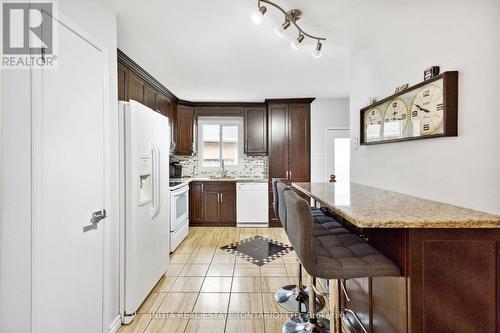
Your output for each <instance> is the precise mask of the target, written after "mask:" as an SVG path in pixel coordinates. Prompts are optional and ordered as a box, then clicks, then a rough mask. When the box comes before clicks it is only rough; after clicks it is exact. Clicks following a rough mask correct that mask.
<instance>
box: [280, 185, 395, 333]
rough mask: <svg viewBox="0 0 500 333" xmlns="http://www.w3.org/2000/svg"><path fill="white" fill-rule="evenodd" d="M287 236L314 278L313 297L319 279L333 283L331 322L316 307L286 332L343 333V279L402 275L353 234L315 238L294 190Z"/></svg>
mask: <svg viewBox="0 0 500 333" xmlns="http://www.w3.org/2000/svg"><path fill="white" fill-rule="evenodd" d="M284 200H285V204H286V210H287V235H288V238H289V239H290V242H291V243H292V246H293V247H294V249H295V252H296V253H297V255H298V257H299V260H300V262H301V263H302V265H303V266H304V268H305V270H306V272H307V273H308V275H309V276H310V285H309V289H310V296H309V299H314V297H315V294H316V293H317V289H316V278H323V279H327V280H329V282H330V295H329V296H330V313H331V320H330V321H328V320H327V319H325V318H318V317H317V316H316V313H317V311H316V309H315V307H314V306H313V305H312V304H310V305H309V307H308V315H307V321H306V320H305V319H306V318H305V317H304V316H296V317H293V318H291V319H289V320H287V322H286V323H285V324H284V326H283V332H284V333H285V332H286V333H289V332H294V333H296V332H323V333H325V332H332V333H340V308H339V283H338V282H339V280H346V279H352V278H364V277H376V276H400V274H401V273H400V270H399V268H398V267H397V266H396V265H395V264H394V263H393V262H392V261H390V260H389V259H388V258H386V257H385V256H384V255H382V254H381V253H380V252H378V251H377V250H376V249H374V248H373V247H372V246H370V245H369V244H368V243H367V242H365V241H364V240H363V239H361V238H360V237H359V236H357V235H355V234H352V233H338V234H329V235H327V234H325V235H318V236H315V235H314V220H313V217H312V215H311V213H310V210H309V205H308V204H307V202H306V201H305V200H304V199H302V198H300V197H299V196H298V195H297V194H296V193H294V192H293V191H286V192H285V193H284Z"/></svg>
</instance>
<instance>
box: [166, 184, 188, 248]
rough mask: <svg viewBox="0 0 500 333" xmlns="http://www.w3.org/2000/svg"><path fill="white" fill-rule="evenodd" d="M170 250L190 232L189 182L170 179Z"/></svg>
mask: <svg viewBox="0 0 500 333" xmlns="http://www.w3.org/2000/svg"><path fill="white" fill-rule="evenodd" d="M169 189H170V252H174V251H175V249H176V248H177V247H178V246H179V244H181V243H182V241H183V240H184V239H185V238H186V237H187V235H188V232H189V183H188V182H182V181H170V184H169Z"/></svg>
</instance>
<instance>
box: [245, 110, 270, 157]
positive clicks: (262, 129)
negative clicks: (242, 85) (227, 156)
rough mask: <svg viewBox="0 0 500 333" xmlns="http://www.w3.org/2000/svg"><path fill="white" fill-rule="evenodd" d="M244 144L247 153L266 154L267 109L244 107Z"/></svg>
mask: <svg viewBox="0 0 500 333" xmlns="http://www.w3.org/2000/svg"><path fill="white" fill-rule="evenodd" d="M244 117H245V120H244V122H245V144H244V150H245V154H247V155H267V110H266V108H263V107H262V108H245V109H244Z"/></svg>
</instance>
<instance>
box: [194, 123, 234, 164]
mask: <svg viewBox="0 0 500 333" xmlns="http://www.w3.org/2000/svg"><path fill="white" fill-rule="evenodd" d="M198 138H199V139H198V147H199V154H200V167H201V168H203V169H213V168H221V167H222V163H221V161H222V160H223V161H224V167H225V168H238V167H239V166H240V160H241V158H242V157H243V119H242V118H224V119H222V118H215V117H200V118H199V119H198Z"/></svg>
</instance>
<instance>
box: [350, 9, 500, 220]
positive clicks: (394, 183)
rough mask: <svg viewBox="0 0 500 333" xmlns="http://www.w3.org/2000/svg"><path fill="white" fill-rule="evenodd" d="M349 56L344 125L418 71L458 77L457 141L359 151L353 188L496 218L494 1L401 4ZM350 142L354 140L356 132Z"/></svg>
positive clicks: (498, 155) (499, 154)
mask: <svg viewBox="0 0 500 333" xmlns="http://www.w3.org/2000/svg"><path fill="white" fill-rule="evenodd" d="M406 2H407V6H406V7H405V9H404V10H402V11H400V12H399V13H397V14H396V15H395V16H393V17H392V18H391V19H389V20H388V21H387V24H386V25H384V27H382V28H381V30H380V31H379V32H378V33H376V34H375V38H373V39H372V40H370V41H367V42H366V43H365V44H364V45H362V47H361V48H360V49H358V50H357V51H355V52H354V55H353V59H352V63H351V65H352V80H351V84H352V90H351V103H350V108H351V124H359V110H360V109H361V108H362V107H364V106H366V104H367V100H368V97H369V96H376V97H377V98H378V99H382V98H384V97H386V96H388V95H390V94H391V93H393V91H394V88H395V87H396V86H398V85H400V84H402V83H406V82H409V83H410V84H415V83H417V82H419V81H422V79H423V70H424V69H425V68H427V67H428V66H430V65H440V66H441V69H442V71H444V70H458V71H459V110H458V113H459V136H458V137H456V138H438V139H429V140H418V141H412V142H403V143H391V144H384V145H374V146H368V147H364V146H363V147H360V148H359V149H358V150H354V151H353V152H352V179H353V181H355V182H359V183H363V184H368V185H373V186H377V187H381V188H386V189H390V190H395V191H399V192H404V193H409V194H413V195H417V196H421V197H425V198H430V199H434V200H439V201H444V202H448V203H453V204H457V205H461V206H465V207H470V208H474V209H479V210H484V211H489V212H496V213H500V128H499V124H500V107H499V102H498V101H499V92H500V60H499V59H500V43H499V42H498V41H499V40H500V1H498V0H481V1H468V0H458V1H457V0H441V1H435V0H419V1H408V0H406ZM351 135H352V137H356V138H359V126H353V127H352V131H351Z"/></svg>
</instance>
